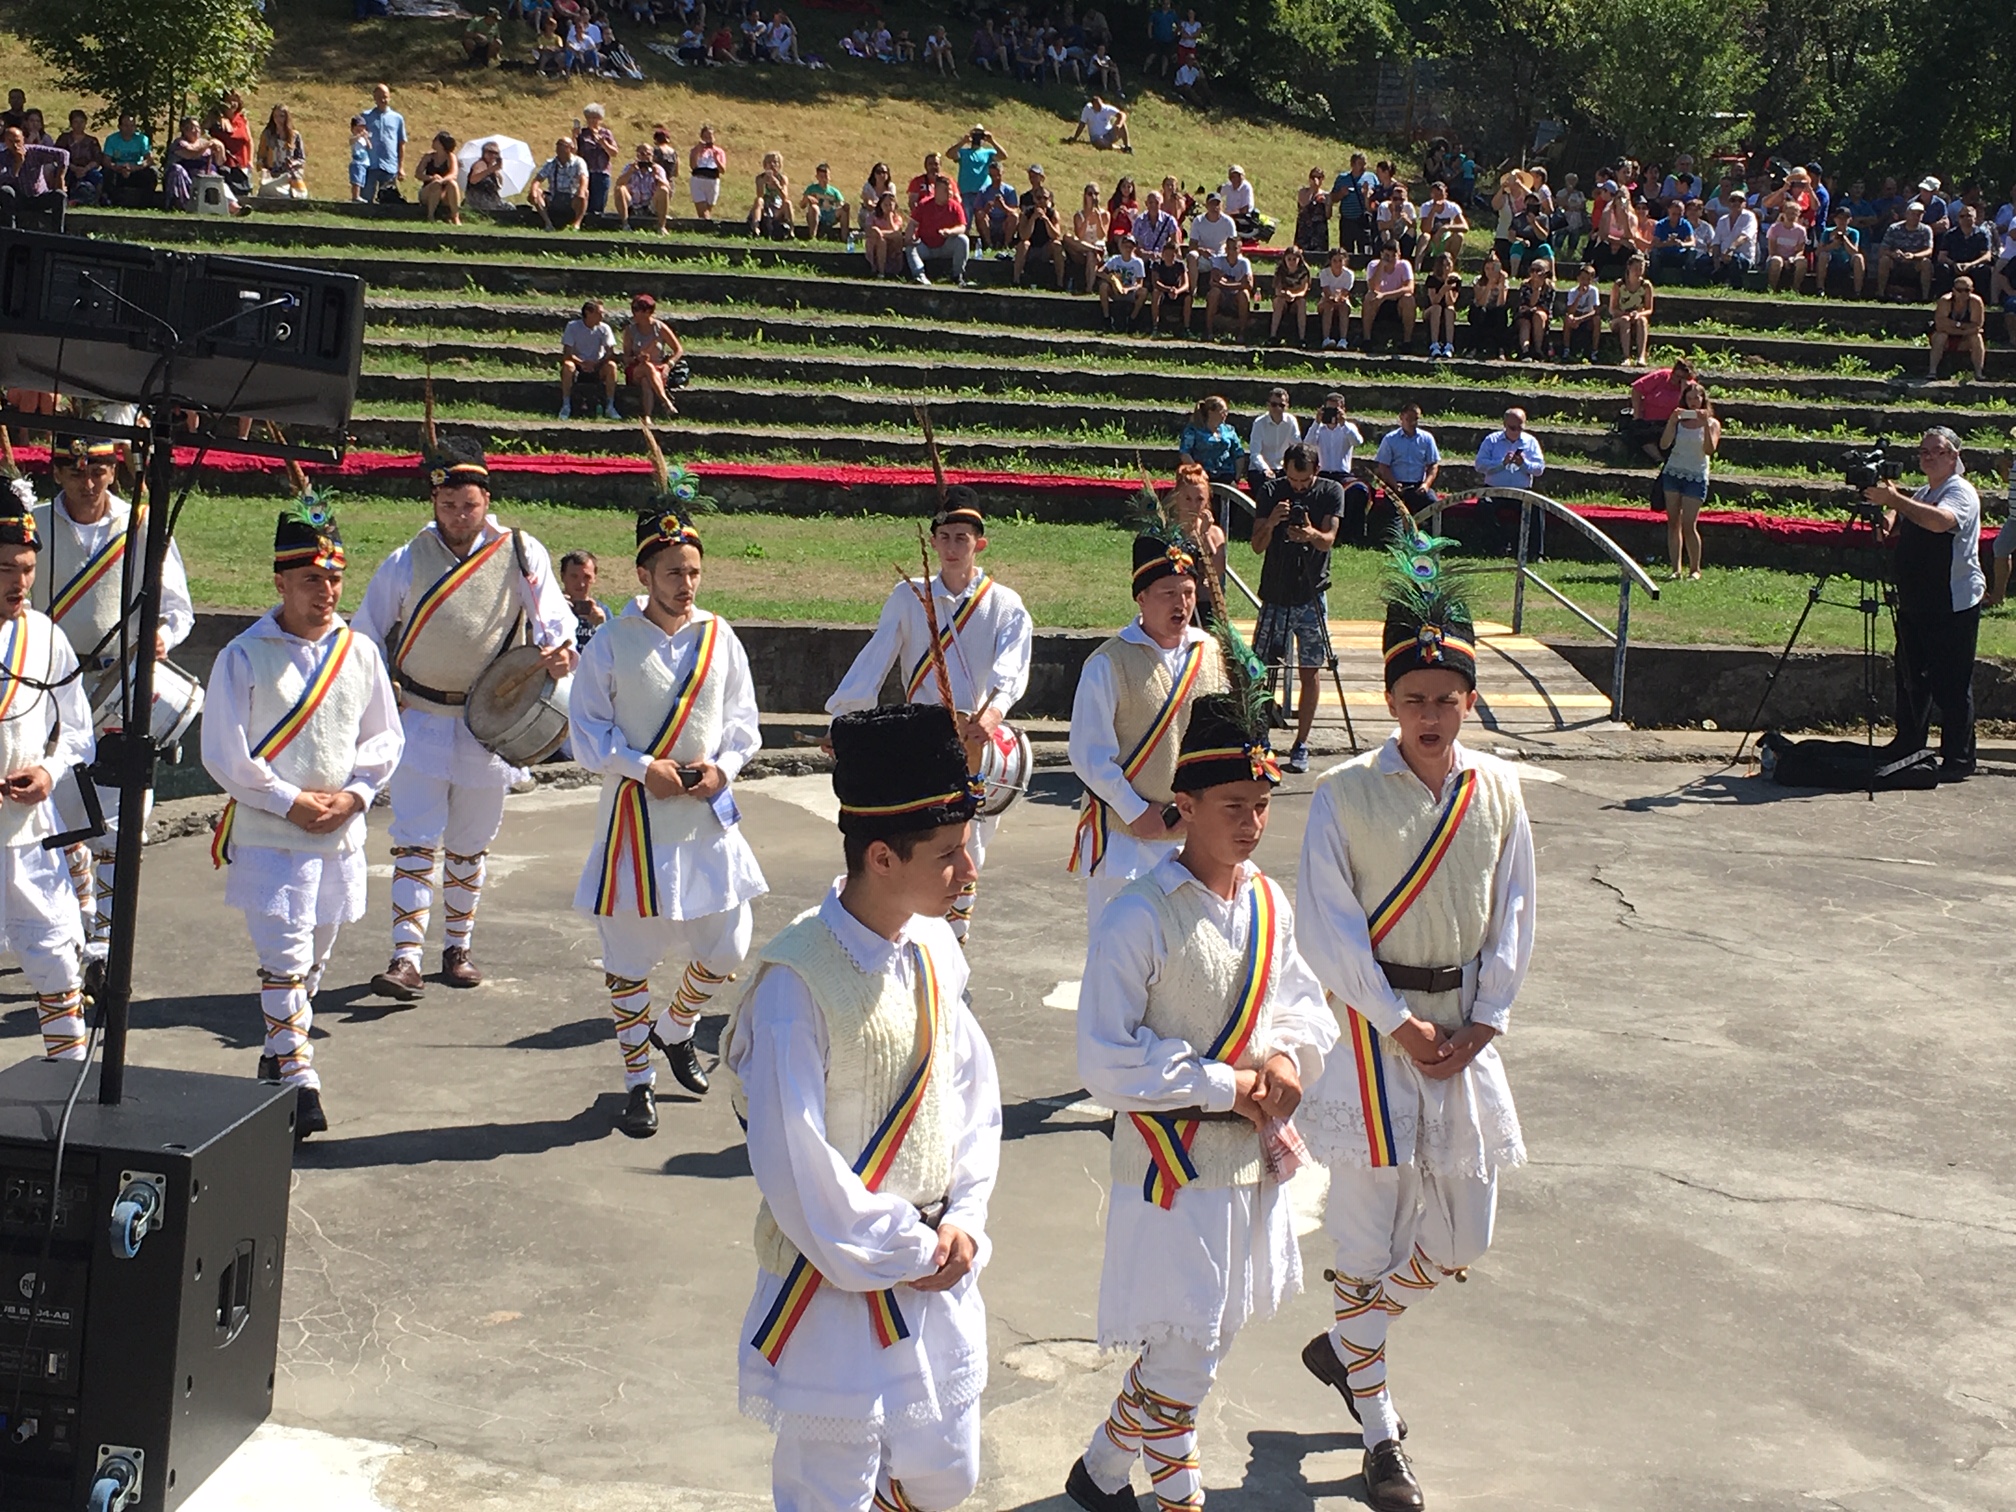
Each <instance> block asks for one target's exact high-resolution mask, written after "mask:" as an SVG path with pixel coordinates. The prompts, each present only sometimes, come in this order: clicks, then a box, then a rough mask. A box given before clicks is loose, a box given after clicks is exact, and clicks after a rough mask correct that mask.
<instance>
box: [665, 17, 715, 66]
mask: <svg viewBox="0 0 2016 1512" xmlns="http://www.w3.org/2000/svg"><path fill="white" fill-rule="evenodd" d="M673 45H674V46H675V47H676V48H677V49H678V58H679V61H680V62H681V63H683V64H684V65H685V66H686V67H688V68H701V67H706V66H709V64H708V58H707V38H706V35H705V34H704V33H703V32H701V30H700V29H699V28H698V27H696V26H689V27H687V28H686V29H685V30H683V31H681V32H680V33H679V40H678V41H677V42H676V43H674V44H673Z"/></svg>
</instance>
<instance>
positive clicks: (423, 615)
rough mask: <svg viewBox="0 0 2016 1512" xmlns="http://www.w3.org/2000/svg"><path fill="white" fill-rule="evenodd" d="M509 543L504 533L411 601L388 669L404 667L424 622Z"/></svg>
mask: <svg viewBox="0 0 2016 1512" xmlns="http://www.w3.org/2000/svg"><path fill="white" fill-rule="evenodd" d="M510 543H511V532H510V531H508V530H507V531H505V532H504V534H502V535H500V536H498V537H497V539H496V540H494V541H492V542H491V543H490V544H489V545H487V546H485V547H484V548H483V549H482V550H481V551H478V552H474V553H472V554H471V555H470V556H469V558H468V559H467V560H466V561H461V562H457V563H456V564H455V565H454V566H453V567H450V568H449V569H448V570H447V571H446V572H444V573H442V574H441V576H440V577H438V578H436V579H435V580H434V581H433V582H432V583H431V584H429V585H428V587H427V591H426V592H424V593H422V594H421V595H420V597H419V598H418V599H416V600H414V603H413V616H412V618H411V619H409V620H408V621H407V622H406V629H405V631H404V632H403V633H402V634H401V635H400V637H399V644H398V646H397V647H396V648H394V650H393V652H392V665H393V666H394V667H395V668H397V667H399V666H401V665H402V664H404V662H405V660H406V658H407V656H408V655H409V654H410V653H411V652H412V650H413V645H414V643H415V642H416V641H418V640H419V639H420V632H421V631H422V630H424V629H425V628H426V627H427V621H429V620H430V619H432V618H433V617H434V612H435V611H436V610H437V609H439V608H440V607H441V606H442V605H443V604H445V603H447V602H448V600H449V598H450V597H451V596H452V595H453V594H454V592H455V590H456V589H458V588H460V587H461V586H462V585H463V584H464V583H466V582H468V581H469V579H471V578H472V577H474V576H476V574H477V573H479V572H481V571H482V570H483V566H484V564H485V563H486V562H488V561H489V560H490V558H492V557H494V556H495V555H497V553H498V552H500V551H502V550H503V549H504V548H505V547H506V546H508V545H509V544H510Z"/></svg>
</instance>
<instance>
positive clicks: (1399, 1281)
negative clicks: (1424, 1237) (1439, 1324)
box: [1381, 1244, 1442, 1317]
mask: <svg viewBox="0 0 2016 1512" xmlns="http://www.w3.org/2000/svg"><path fill="white" fill-rule="evenodd" d="M1436 1268H1437V1267H1436V1266H1435V1263H1434V1262H1433V1261H1432V1260H1430V1259H1429V1258H1428V1257H1427V1256H1426V1255H1425V1254H1423V1253H1422V1252H1421V1246H1420V1245H1418V1244H1417V1245H1415V1246H1414V1253H1413V1254H1411V1255H1409V1256H1408V1257H1407V1263H1406V1264H1405V1265H1403V1266H1401V1267H1400V1268H1399V1269H1398V1270H1396V1271H1394V1272H1393V1273H1392V1274H1391V1275H1389V1276H1388V1277H1387V1278H1386V1283H1385V1285H1384V1286H1383V1287H1382V1288H1381V1291H1382V1292H1383V1293H1384V1295H1385V1297H1386V1310H1387V1311H1388V1312H1390V1313H1392V1314H1393V1315H1394V1316H1395V1317H1398V1316H1399V1315H1400V1314H1401V1313H1403V1312H1405V1311H1406V1310H1407V1309H1408V1308H1409V1307H1411V1306H1413V1305H1414V1303H1416V1302H1418V1301H1420V1300H1421V1298H1422V1297H1423V1296H1425V1295H1427V1294H1428V1293H1429V1292H1431V1291H1433V1290H1435V1288H1436V1287H1437V1286H1439V1285H1440V1284H1441V1282H1442V1278H1441V1277H1440V1276H1438V1275H1435V1274H1434V1270H1435V1269H1436ZM1396 1286H1397V1287H1399V1288H1400V1290H1401V1291H1402V1292H1411V1293H1413V1295H1412V1296H1395V1295H1394V1293H1393V1290H1392V1289H1393V1288H1394V1287H1396Z"/></svg>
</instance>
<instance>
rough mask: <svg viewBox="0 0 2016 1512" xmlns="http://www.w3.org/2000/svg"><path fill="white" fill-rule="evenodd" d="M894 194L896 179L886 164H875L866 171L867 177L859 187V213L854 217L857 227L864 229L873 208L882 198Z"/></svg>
mask: <svg viewBox="0 0 2016 1512" xmlns="http://www.w3.org/2000/svg"><path fill="white" fill-rule="evenodd" d="M895 192H896V179H895V176H894V175H893V174H891V173H890V171H889V165H888V164H887V163H877V164H876V165H875V166H874V167H873V168H870V169H869V170H868V177H867V179H866V180H865V181H863V183H862V185H861V199H860V201H859V205H858V208H859V210H860V213H859V214H858V215H856V216H855V217H854V220H855V223H856V224H857V225H860V226H863V227H865V226H866V225H867V224H868V217H869V216H870V215H871V214H873V213H874V210H875V207H876V206H877V205H879V204H881V203H882V196H883V195H885V194H894V193H895Z"/></svg>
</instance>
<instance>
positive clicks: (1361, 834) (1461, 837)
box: [1323, 750, 1522, 1029]
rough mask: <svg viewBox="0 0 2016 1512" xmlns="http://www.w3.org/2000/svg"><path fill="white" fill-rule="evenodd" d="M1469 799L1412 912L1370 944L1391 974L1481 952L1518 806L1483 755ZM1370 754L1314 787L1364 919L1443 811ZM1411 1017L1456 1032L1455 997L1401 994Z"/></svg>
mask: <svg viewBox="0 0 2016 1512" xmlns="http://www.w3.org/2000/svg"><path fill="white" fill-rule="evenodd" d="M1471 759H1472V762H1473V765H1472V767H1471V770H1472V771H1474V772H1475V773H1476V774H1477V776H1476V783H1477V791H1476V795H1475V796H1474V797H1473V798H1472V799H1471V802H1470V812H1469V814H1468V815H1467V816H1466V817H1465V818H1464V820H1463V826H1462V828H1461V829H1459V830H1457V832H1456V838H1455V840H1454V841H1453V842H1452V843H1451V844H1450V847H1449V851H1448V854H1446V855H1445V856H1444V857H1443V858H1442V864H1441V866H1439V867H1438V868H1436V871H1435V875H1434V876H1433V877H1432V878H1430V879H1429V882H1428V886H1427V888H1426V889H1425V890H1423V892H1422V894H1421V896H1420V897H1418V898H1417V899H1415V901H1414V906H1413V907H1411V908H1409V909H1408V910H1407V912H1406V913H1405V914H1403V915H1402V916H1401V918H1400V922H1399V923H1398V924H1396V925H1394V926H1393V929H1392V931H1391V933H1389V934H1388V935H1387V936H1386V938H1385V939H1384V940H1383V941H1381V942H1380V944H1379V946H1378V948H1377V952H1376V953H1377V955H1378V957H1379V959H1380V960H1382V961H1390V962H1392V963H1393V964H1394V965H1396V966H1461V965H1463V964H1464V963H1466V962H1468V961H1470V960H1472V959H1474V958H1475V957H1476V955H1477V953H1478V952H1479V951H1481V950H1482V949H1483V948H1484V930H1485V927H1486V926H1487V925H1488V924H1489V923H1490V920H1491V907H1492V904H1493V903H1494V902H1495V901H1496V900H1495V899H1494V898H1493V897H1492V895H1491V881H1492V878H1493V876H1494V875H1495V874H1496V871H1497V867H1498V856H1499V852H1500V851H1501V850H1502V849H1503V847H1504V843H1505V837H1506V835H1507V834H1508V833H1509V832H1510V831H1511V828H1512V821H1513V818H1514V816H1515V815H1517V814H1518V813H1519V811H1520V808H1521V806H1522V800H1521V798H1520V794H1519V779H1518V777H1517V775H1516V774H1514V773H1513V772H1512V771H1511V769H1510V768H1508V767H1506V766H1505V765H1504V764H1503V763H1502V762H1498V761H1494V760H1492V759H1491V758H1490V757H1472V758H1471ZM1378 763H1379V753H1378V751H1376V750H1375V751H1367V752H1366V753H1365V754H1364V755H1362V756H1359V757H1357V758H1355V759H1354V760H1351V761H1348V762H1346V763H1345V764H1344V765H1343V766H1341V767H1339V768H1338V769H1337V770H1336V771H1334V772H1332V773H1331V774H1330V775H1329V776H1328V777H1326V778H1324V779H1323V785H1324V787H1326V788H1328V789H1329V791H1330V801H1331V804H1332V805H1333V807H1334V810H1335V812H1336V814H1337V816H1338V818H1339V820H1340V821H1341V822H1342V823H1343V825H1344V838H1345V841H1346V842H1347V843H1348V844H1349V846H1350V848H1351V873H1352V876H1351V889H1352V891H1353V892H1354V893H1356V894H1357V896H1358V901H1359V903H1360V904H1361V905H1362V906H1363V907H1364V908H1365V910H1366V912H1367V913H1370V912H1371V910H1373V909H1374V908H1377V907H1378V906H1379V904H1380V903H1381V902H1382V901H1384V899H1385V897H1386V895H1387V894H1388V893H1390V892H1391V891H1392V890H1393V887H1394V885H1395V884H1396V883H1398V882H1399V880H1400V878H1401V877H1402V876H1403V875H1404V874H1405V873H1406V871H1407V868H1408V867H1409V866H1410V865H1412V864H1413V861H1414V858H1415V857H1416V856H1418V855H1420V854H1421V848H1422V847H1423V846H1424V845H1425V844H1427V841H1428V836H1429V833H1430V832H1431V831H1432V830H1433V829H1434V828H1435V821H1436V820H1437V819H1439V818H1440V817H1441V815H1442V810H1443V809H1444V808H1445V807H1446V804H1445V803H1444V802H1443V801H1442V800H1441V799H1440V798H1437V797H1436V796H1435V795H1434V794H1433V793H1430V792H1429V791H1428V789H1427V788H1425V787H1423V786H1422V785H1421V780H1420V779H1419V778H1418V777H1416V776H1415V775H1414V774H1413V773H1412V772H1409V771H1406V770H1404V769H1403V770H1401V771H1398V772H1382V771H1380V770H1379V765H1378ZM1401 996H1402V997H1404V998H1405V999H1406V1002H1407V1005H1408V1007H1409V1008H1410V1009H1412V1010H1413V1012H1414V1013H1415V1014H1416V1015H1417V1016H1418V1017H1420V1018H1424V1019H1427V1020H1428V1021H1429V1022H1430V1023H1433V1024H1435V1025H1438V1026H1439V1027H1441V1028H1443V1029H1456V1028H1460V1027H1461V1026H1462V1023H1463V1003H1462V994H1461V993H1460V992H1433V993H1430V992H1407V993H1402V994H1401Z"/></svg>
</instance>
